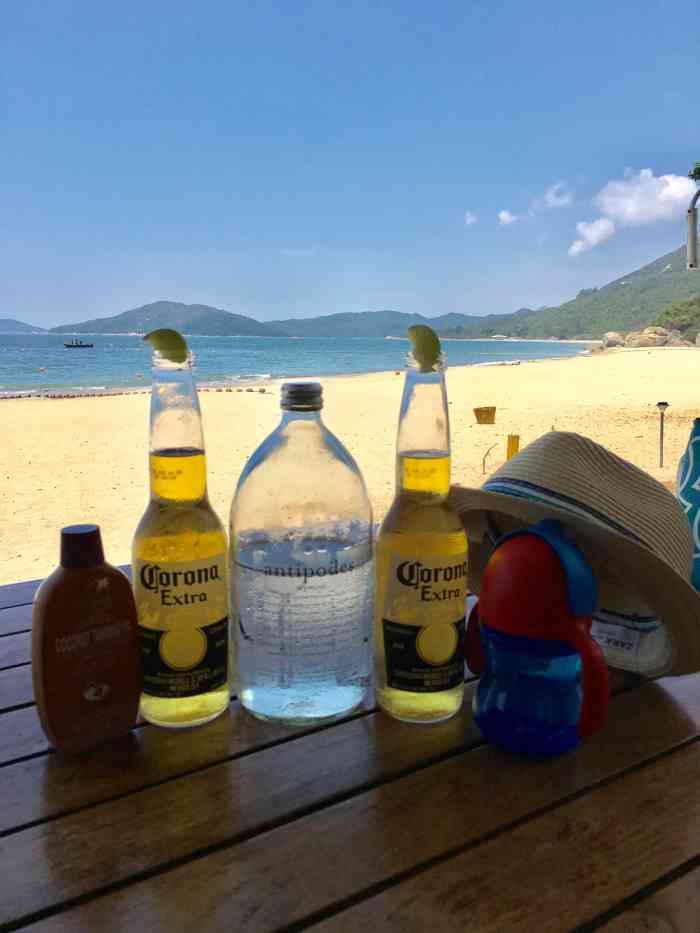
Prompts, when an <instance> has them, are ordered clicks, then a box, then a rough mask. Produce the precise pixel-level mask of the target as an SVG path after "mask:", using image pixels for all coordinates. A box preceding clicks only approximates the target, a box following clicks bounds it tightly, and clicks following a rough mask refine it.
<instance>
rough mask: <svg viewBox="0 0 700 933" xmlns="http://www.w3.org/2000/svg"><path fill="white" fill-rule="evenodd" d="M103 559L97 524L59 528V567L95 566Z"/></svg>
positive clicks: (100, 537) (102, 562) (101, 562)
mask: <svg viewBox="0 0 700 933" xmlns="http://www.w3.org/2000/svg"><path fill="white" fill-rule="evenodd" d="M104 561H105V554H104V551H103V550H102V536H101V535H100V528H99V525H68V526H67V527H66V528H61V567H68V568H70V569H74V568H77V567H97V566H98V565H99V564H104Z"/></svg>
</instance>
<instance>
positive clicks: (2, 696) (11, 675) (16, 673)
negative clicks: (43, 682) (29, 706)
mask: <svg viewBox="0 0 700 933" xmlns="http://www.w3.org/2000/svg"><path fill="white" fill-rule="evenodd" d="M33 702H34V687H33V685H32V667H31V664H24V665H22V666H21V667H10V668H8V669H7V670H6V671H0V713H3V712H5V711H6V710H11V709H15V708H16V707H18V706H22V705H24V704H26V703H33ZM1 722H2V719H0V723H1Z"/></svg>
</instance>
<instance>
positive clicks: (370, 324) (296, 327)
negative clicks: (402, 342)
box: [271, 308, 537, 338]
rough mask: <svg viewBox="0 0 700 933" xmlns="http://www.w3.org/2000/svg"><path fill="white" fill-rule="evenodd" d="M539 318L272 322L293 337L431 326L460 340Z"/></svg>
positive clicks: (354, 314)
mask: <svg viewBox="0 0 700 933" xmlns="http://www.w3.org/2000/svg"><path fill="white" fill-rule="evenodd" d="M534 314H537V312H536V311H532V310H530V309H529V308H522V309H521V310H520V311H515V312H514V313H513V314H507V315H504V314H488V315H485V316H484V317H477V316H475V315H467V314H443V315H440V316H439V317H425V316H424V315H422V314H407V313H406V312H403V311H348V312H344V313H341V314H326V315H321V316H320V317H311V318H291V319H287V320H284V321H272V322H271V323H272V325H273V326H275V327H277V328H279V329H280V330H282V331H284V333H286V334H288V335H289V336H290V337H341V338H342V337H405V335H406V330H407V329H408V328H409V327H411V326H412V325H413V324H428V325H430V327H432V328H434V329H435V330H436V331H437V332H438V333H440V334H443V335H451V336H460V337H490V336H492V335H493V334H495V333H499V332H501V333H502V331H499V328H500V327H501V323H502V322H503V321H504V320H506V319H507V320H508V321H509V322H510V321H513V322H515V324H514V326H517V324H519V323H520V322H521V321H524V320H526V319H527V318H529V317H530V316H531V315H534Z"/></svg>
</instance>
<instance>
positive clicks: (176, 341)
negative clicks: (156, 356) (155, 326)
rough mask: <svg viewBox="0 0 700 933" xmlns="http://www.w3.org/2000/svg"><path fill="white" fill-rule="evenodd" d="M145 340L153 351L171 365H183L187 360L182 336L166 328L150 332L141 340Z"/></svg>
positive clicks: (186, 351) (186, 350) (185, 343)
mask: <svg viewBox="0 0 700 933" xmlns="http://www.w3.org/2000/svg"><path fill="white" fill-rule="evenodd" d="M143 339H144V340H147V341H148V342H149V343H150V345H151V346H152V347H153V349H154V350H157V351H158V353H160V355H161V356H162V357H163V359H166V360H169V361H170V362H171V363H184V362H185V361H186V360H187V356H188V353H189V351H188V349H187V342H186V341H185V338H184V337H183V336H182V334H180V333H178V332H177V331H176V330H171V329H170V328H168V327H161V328H160V329H159V330H152V331H151V332H150V334H146V336H145V337H144V338H143Z"/></svg>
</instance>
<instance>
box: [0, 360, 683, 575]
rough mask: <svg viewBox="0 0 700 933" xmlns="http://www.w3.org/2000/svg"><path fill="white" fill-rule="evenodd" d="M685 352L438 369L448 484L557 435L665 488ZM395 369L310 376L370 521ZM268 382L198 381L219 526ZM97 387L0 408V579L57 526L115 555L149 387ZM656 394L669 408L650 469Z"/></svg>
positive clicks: (133, 520)
mask: <svg viewBox="0 0 700 933" xmlns="http://www.w3.org/2000/svg"><path fill="white" fill-rule="evenodd" d="M671 349H673V350H677V351H678V352H675V353H670V352H668V351H669V350H671ZM694 350H695V348H691V347H688V348H686V347H679V348H675V347H674V348H668V347H657V348H650V349H646V348H641V349H629V350H627V349H626V350H624V351H620V352H607V351H606V352H604V353H592V354H591V353H589V354H579V355H577V356H574V357H556V358H552V357H550V358H547V359H540V360H532V361H529V362H524V363H523V364H522V365H518V366H507V365H505V366H504V365H497V366H493V365H488V366H479V365H476V366H475V365H463V366H455V367H450V369H448V373H447V392H448V400H449V412H450V427H451V434H452V480H453V482H457V483H461V484H463V485H466V486H472V487H478V486H481V484H482V483H483V482H484V480H485V479H486V478H487V476H488V475H490V474H491V473H493V471H494V470H496V469H497V468H498V467H499V466H501V464H502V463H503V462H504V461H505V456H506V440H507V437H508V435H509V434H517V435H519V437H520V446H521V449H522V448H523V447H525V446H526V445H527V444H529V443H530V442H531V441H533V440H535V439H536V438H537V437H540V436H541V435H542V434H545V433H547V432H548V431H550V430H558V431H575V432H577V433H580V434H585V435H587V436H589V437H591V438H592V439H593V440H595V441H597V442H598V443H600V444H603V445H604V446H605V447H607V448H608V449H609V450H612V451H613V452H614V453H616V454H618V455H619V456H621V457H624V458H625V459H627V460H630V461H631V462H632V463H634V464H636V465H637V466H638V467H640V468H641V469H643V470H646V471H647V472H648V473H650V474H651V475H652V476H654V477H656V478H657V479H658V480H660V481H661V482H663V483H664V484H665V485H666V487H667V488H672V486H673V478H674V476H675V471H676V466H677V463H678V460H679V458H680V456H681V453H682V452H683V451H684V450H685V447H686V444H687V442H688V436H689V433H690V430H691V427H692V424H693V420H694V419H695V417H697V416H698V414H700V400H698V396H697V390H696V371H697V364H698V360H699V359H700V357H699V356H698V355H697V354H696V353H694V352H693V351H694ZM397 372H398V375H396V373H397ZM403 374H404V370H403V369H401V370H393V371H386V370H385V371H383V372H379V373H356V374H352V375H340V374H335V375H332V376H329V377H326V378H324V379H323V389H324V410H323V418H324V421H325V423H326V424H327V426H328V428H329V429H330V430H331V431H332V432H333V433H334V434H335V435H336V436H337V437H338V438H339V439H340V441H341V442H342V443H343V444H344V445H345V447H346V448H347V449H348V450H349V451H350V453H351V454H352V456H353V457H354V458H355V460H356V461H357V463H358V465H359V467H360V470H361V471H362V475H363V477H364V480H365V483H366V486H367V490H368V493H369V496H370V501H371V502H372V507H373V511H374V517H375V519H376V520H377V521H381V519H382V518H383V516H384V514H385V512H386V510H387V509H388V507H389V506H390V504H391V502H392V500H393V497H394V470H395V445H396V425H397V418H398V412H399V407H400V401H401V395H402V391H403V384H404V379H403ZM281 381H282V380H276V381H275V382H269V383H267V384H266V385H265V386H259V387H257V388H256V387H253V386H248V387H247V388H243V387H240V388H241V392H240V393H239V392H236V391H235V389H232V391H231V392H226V390H225V389H216V388H208V387H202V388H201V389H200V394H201V397H200V402H201V407H202V414H203V419H204V432H205V438H206V451H207V475H208V489H209V498H210V501H211V503H212V506H213V508H214V510H215V511H216V513H217V515H219V517H220V518H221V519H222V520H223V521H224V523H226V520H227V516H228V513H229V509H230V503H231V497H232V495H233V492H234V490H235V488H236V483H237V481H238V477H239V476H240V473H241V471H242V469H243V467H244V465H245V463H246V462H247V460H248V458H249V457H250V455H251V454H252V453H253V451H254V450H255V448H256V447H257V446H258V444H260V443H261V441H262V440H263V439H264V438H265V437H266V436H267V435H268V434H269V433H270V432H271V431H272V430H274V429H275V427H277V425H278V424H279V419H280V409H279V383H280V382H281ZM261 388H263V389H264V390H265V391H263V392H261V391H260V389H261ZM104 394H105V396H106V397H102V398H100V399H99V401H90V400H89V397H85V396H72V397H67V398H65V400H64V401H63V402H62V403H61V405H55V404H48V405H45V404H44V405H42V404H38V403H36V399H35V398H24V399H14V400H13V399H7V400H6V404H5V405H3V406H2V413H3V419H4V420H3V423H4V425H5V445H4V455H3V465H4V470H3V475H4V478H5V482H4V483H2V484H0V508H2V514H3V523H2V526H1V528H0V542H1V543H0V554H2V561H0V584H2V583H14V582H17V581H19V580H23V579H24V580H27V579H35V578H40V577H44V576H46V574H48V573H50V572H51V570H52V569H53V568H54V567H55V566H56V564H57V561H58V545H59V531H60V529H61V528H62V527H63V526H65V525H69V524H75V523H76V522H93V523H95V524H98V525H100V527H101V529H102V532H103V541H104V546H105V553H106V556H107V560H108V561H109V562H110V563H112V564H125V563H128V561H129V554H130V547H131V540H132V537H133V534H134V529H135V528H136V525H137V524H138V521H139V519H140V517H141V515H142V513H143V510H144V508H145V506H146V503H147V501H148V409H149V401H148V396H149V389H148V388H146V386H144V387H142V388H140V389H136V390H133V391H127V392H124V393H111V394H108V393H104ZM659 399H665V400H666V401H668V402H669V403H670V407H669V409H668V411H667V412H666V415H665V450H664V463H665V464H666V465H665V466H664V467H663V468H662V469H660V468H659V413H658V411H657V409H656V403H657V401H658V400H659ZM484 405H490V406H495V408H496V419H495V423H494V424H492V425H480V424H477V422H476V418H475V416H474V412H473V409H474V408H477V407H480V406H484ZM300 469H303V465H300ZM290 481H293V477H290Z"/></svg>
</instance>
